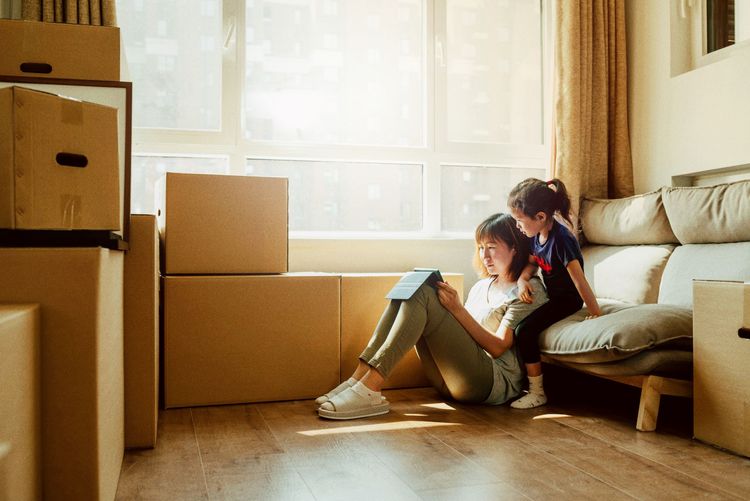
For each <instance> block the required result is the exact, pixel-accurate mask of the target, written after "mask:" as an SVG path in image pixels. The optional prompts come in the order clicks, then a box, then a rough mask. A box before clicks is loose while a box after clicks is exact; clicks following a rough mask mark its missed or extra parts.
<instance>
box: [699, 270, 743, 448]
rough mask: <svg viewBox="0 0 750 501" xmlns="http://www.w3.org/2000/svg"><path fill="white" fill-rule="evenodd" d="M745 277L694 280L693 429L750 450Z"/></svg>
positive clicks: (718, 442) (712, 439) (718, 441)
mask: <svg viewBox="0 0 750 501" xmlns="http://www.w3.org/2000/svg"><path fill="white" fill-rule="evenodd" d="M742 328H744V329H750V283H747V282H746V283H742V282H719V281H697V280H696V281H694V282H693V433H694V435H695V438H697V439H699V440H702V441H704V442H708V443H710V444H714V445H718V446H719V447H723V448H725V449H729V450H731V451H733V452H736V453H738V454H742V455H745V456H750V363H749V361H750V339H749V338H748V337H750V331H747V330H745V331H740V329H742Z"/></svg>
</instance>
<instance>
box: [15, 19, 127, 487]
mask: <svg viewBox="0 0 750 501" xmlns="http://www.w3.org/2000/svg"><path fill="white" fill-rule="evenodd" d="M0 47H3V50H2V51H0V302H3V303H20V302H24V303H37V304H39V317H40V320H39V370H40V376H39V391H38V393H37V397H38V398H39V399H40V409H41V417H40V429H41V432H40V439H39V440H40V444H41V451H40V456H41V465H40V467H39V468H38V469H37V470H36V474H37V475H38V476H41V486H40V488H41V490H40V493H39V495H38V496H36V497H37V498H39V497H42V498H44V499H48V500H54V499H113V498H114V496H115V491H116V488H117V482H118V479H119V472H120V466H121V464H122V456H123V258H124V256H123V253H122V252H119V251H111V250H109V249H104V248H101V247H96V246H95V245H99V242H100V241H104V238H99V237H94V238H91V237H92V235H93V234H97V235H100V234H101V235H110V234H111V233H112V232H114V231H119V230H121V229H122V227H123V222H124V221H125V220H124V218H123V214H124V213H126V212H127V210H126V209H124V206H125V207H126V205H125V202H124V200H125V199H126V198H127V197H125V196H124V194H123V191H124V190H123V186H124V179H125V177H127V174H126V168H125V166H126V165H127V159H128V158H129V156H128V152H127V151H126V150H127V148H126V147H125V145H128V144H129V143H128V141H127V137H128V134H129V131H127V130H125V129H127V127H128V125H127V124H129V115H128V114H127V113H125V110H126V97H127V95H126V94H127V92H129V89H130V87H129V84H128V83H120V84H116V83H114V82H112V81H116V80H119V71H120V49H119V30H117V29H116V28H102V27H91V26H72V25H59V24H58V25H56V24H49V23H40V22H27V21H10V20H0ZM60 79H65V80H60ZM101 80H109V81H110V82H108V83H106V84H101ZM19 82H20V83H19ZM97 84H101V85H104V86H105V87H106V89H115V88H117V89H116V90H117V91H122V92H121V94H122V97H123V100H122V105H121V106H120V109H119V110H118V109H115V108H114V107H111V106H107V105H103V104H96V103H93V102H87V101H86V100H83V101H82V100H79V99H73V98H69V97H62V96H60V95H57V94H55V92H63V91H64V92H66V95H70V93H73V94H77V91H78V89H88V92H84V91H81V94H90V95H99V94H102V92H100V91H101V89H102V88H103V87H96V85H97ZM97 88H98V89H100V91H97V90H96V89H97ZM103 94H107V91H104V92H103ZM107 95H109V94H107ZM79 97H81V96H79ZM84 99H85V98H84ZM118 99H119V97H118ZM101 100H102V101H107V99H106V98H101ZM123 124H125V125H123ZM92 241H95V242H96V243H93V244H92V243H91V242H92ZM115 247H117V246H116V245H115ZM120 248H122V247H120ZM3 353H4V352H3ZM14 375H15V373H14ZM2 380H3V388H6V381H8V380H11V381H12V382H13V385H16V384H17V380H16V379H15V378H14V379H10V378H7V379H6V378H3V379H2ZM8 387H9V388H10V386H8ZM13 387H15V386H13ZM0 439H2V437H0ZM10 445H11V451H12V452H11V453H10V455H9V457H8V458H7V459H6V465H8V467H11V466H12V465H13V457H14V454H16V452H15V451H16V444H13V443H11V444H10ZM6 470H7V468H6ZM18 478H21V477H20V476H19V477H15V476H14V477H13V478H12V479H10V480H9V481H8V482H11V483H12V482H14V481H16V480H17V479H18ZM14 499H16V497H14ZM19 499H26V497H20V498H19Z"/></svg>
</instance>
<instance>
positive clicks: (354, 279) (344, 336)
mask: <svg viewBox="0 0 750 501" xmlns="http://www.w3.org/2000/svg"><path fill="white" fill-rule="evenodd" d="M442 275H443V278H444V279H445V280H446V281H447V282H448V283H449V284H451V285H452V286H453V287H454V288H455V289H456V290H458V293H459V296H460V297H463V274H461V273H442ZM402 276H403V273H345V274H343V275H341V373H340V380H341V381H344V380H345V379H348V378H349V376H351V375H352V373H353V372H354V369H356V368H357V363H358V360H359V355H360V354H361V353H362V350H364V349H365V347H366V346H367V343H368V342H369V341H370V338H371V337H372V333H373V332H374V331H375V327H376V326H377V324H378V321H379V320H380V316H381V315H382V314H383V310H384V309H385V307H386V306H387V305H388V299H385V295H386V294H388V291H390V290H391V288H392V287H393V286H394V285H395V284H396V282H398V281H399V280H400V279H401V277H402ZM429 385H430V383H429V382H428V381H427V378H426V377H425V375H424V372H423V371H422V365H421V363H420V362H419V357H418V356H417V352H416V350H415V349H413V350H411V351H410V352H409V353H408V354H407V355H406V356H405V357H404V358H403V359H402V360H401V361H400V362H399V363H398V365H396V368H395V369H394V370H393V372H392V373H391V375H390V376H389V378H388V380H387V381H386V385H385V386H384V388H411V387H417V386H429Z"/></svg>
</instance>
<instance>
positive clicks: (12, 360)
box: [0, 304, 42, 499]
mask: <svg viewBox="0 0 750 501" xmlns="http://www.w3.org/2000/svg"><path fill="white" fill-rule="evenodd" d="M0 354H2V363H0V381H1V382H2V383H0V443H2V442H5V443H6V444H7V448H8V449H9V450H8V452H7V457H6V459H5V460H4V464H3V466H2V473H0V475H2V476H3V478H4V479H3V480H0V499H41V494H42V491H41V482H40V479H41V447H40V445H41V437H40V433H41V430H40V417H41V414H40V413H41V411H40V396H41V395H40V386H39V370H40V368H39V306H38V305H29V304H27V305H10V304H0ZM3 495H5V497H3Z"/></svg>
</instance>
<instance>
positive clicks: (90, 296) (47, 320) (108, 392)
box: [0, 248, 124, 500]
mask: <svg viewBox="0 0 750 501" xmlns="http://www.w3.org/2000/svg"><path fill="white" fill-rule="evenodd" d="M122 276H123V253H122V252H119V251H111V250H107V249H102V248H44V249H34V248H0V302H15V303H18V302H34V303H39V305H40V308H41V326H40V335H41V338H40V360H41V367H42V370H41V387H42V401H41V405H42V492H43V496H44V499H45V500H56V499H61V500H70V499H82V500H83V499H113V498H114V496H115V492H116V489H117V481H118V479H119V475H120V467H121V465H122V456H123V448H124V444H123V434H124V432H123V354H122V346H123V340H122V289H123V283H122Z"/></svg>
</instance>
